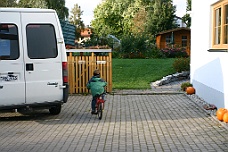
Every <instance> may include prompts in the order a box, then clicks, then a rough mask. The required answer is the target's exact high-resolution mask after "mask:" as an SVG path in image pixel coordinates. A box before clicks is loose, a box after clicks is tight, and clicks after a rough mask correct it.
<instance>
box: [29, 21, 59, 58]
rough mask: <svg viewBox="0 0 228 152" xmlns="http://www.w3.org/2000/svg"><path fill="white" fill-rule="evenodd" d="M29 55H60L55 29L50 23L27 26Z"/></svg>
mask: <svg viewBox="0 0 228 152" xmlns="http://www.w3.org/2000/svg"><path fill="white" fill-rule="evenodd" d="M26 34H27V46H28V57H29V58H31V59H47V58H55V57H57V56H58V51H57V43H56V36H55V29H54V26H53V25H50V24H29V25H27V27H26Z"/></svg>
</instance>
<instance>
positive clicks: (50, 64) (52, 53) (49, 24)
mask: <svg viewBox="0 0 228 152" xmlns="http://www.w3.org/2000/svg"><path fill="white" fill-rule="evenodd" d="M56 17H57V16H56V15H55V14H54V13H52V12H51V13H50V12H47V13H38V12H36V13H31V12H28V13H23V14H22V29H23V45H24V49H25V51H24V52H25V55H24V61H25V82H26V103H27V104H30V103H41V102H53V101H62V99H63V90H62V88H61V86H62V84H63V80H62V61H61V52H60V51H58V50H59V49H58V41H57V40H58V39H59V32H60V29H58V23H57V18H56Z"/></svg>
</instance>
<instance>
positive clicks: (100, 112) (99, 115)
mask: <svg viewBox="0 0 228 152" xmlns="http://www.w3.org/2000/svg"><path fill="white" fill-rule="evenodd" d="M102 113H103V110H102V104H101V103H100V104H99V105H98V107H97V115H98V118H99V119H100V120H101V119H102Z"/></svg>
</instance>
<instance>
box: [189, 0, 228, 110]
mask: <svg viewBox="0 0 228 152" xmlns="http://www.w3.org/2000/svg"><path fill="white" fill-rule="evenodd" d="M190 15H191V18H192V20H191V21H192V22H191V37H192V40H191V64H190V82H191V83H192V84H193V86H194V88H195V90H196V94H197V95H198V96H199V97H200V98H202V99H203V100H204V101H206V102H207V103H210V104H214V105H215V106H216V107H217V108H228V70H227V65H228V53H227V52H228V51H227V49H228V37H227V33H228V24H227V23H228V0H206V1H199V0H192V11H191V14H190Z"/></svg>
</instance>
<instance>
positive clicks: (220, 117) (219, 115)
mask: <svg viewBox="0 0 228 152" xmlns="http://www.w3.org/2000/svg"><path fill="white" fill-rule="evenodd" d="M226 112H227V109H225V108H219V109H218V110H217V112H216V116H217V119H218V120H220V121H222V120H223V115H224V114H225V113H226Z"/></svg>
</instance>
